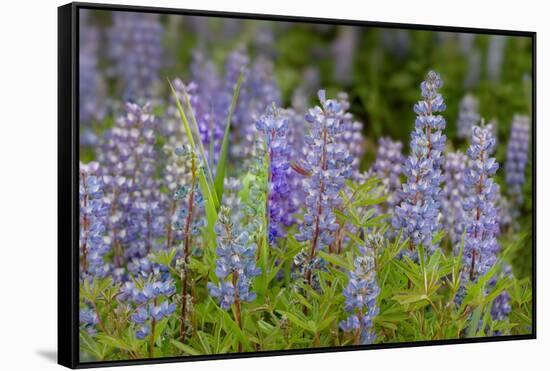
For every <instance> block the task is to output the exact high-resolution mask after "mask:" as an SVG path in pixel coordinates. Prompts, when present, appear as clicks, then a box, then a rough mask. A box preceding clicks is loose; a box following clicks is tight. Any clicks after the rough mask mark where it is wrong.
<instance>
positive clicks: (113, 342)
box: [97, 333, 136, 352]
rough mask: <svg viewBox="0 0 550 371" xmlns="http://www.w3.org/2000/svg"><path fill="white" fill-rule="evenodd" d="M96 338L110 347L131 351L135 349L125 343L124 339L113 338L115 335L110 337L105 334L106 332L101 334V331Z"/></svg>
mask: <svg viewBox="0 0 550 371" xmlns="http://www.w3.org/2000/svg"><path fill="white" fill-rule="evenodd" d="M97 339H98V341H99V342H100V343H101V344H105V345H107V346H109V347H111V348H115V349H124V350H127V351H129V352H133V351H135V350H136V349H135V348H134V347H132V346H131V345H130V344H128V343H126V342H125V341H124V340H122V339H118V338H115V337H112V336H110V335H106V334H103V333H100V334H98V335H97Z"/></svg>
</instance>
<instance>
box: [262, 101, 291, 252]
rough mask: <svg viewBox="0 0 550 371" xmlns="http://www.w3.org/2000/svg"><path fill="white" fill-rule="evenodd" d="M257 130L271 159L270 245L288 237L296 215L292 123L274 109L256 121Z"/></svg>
mask: <svg viewBox="0 0 550 371" xmlns="http://www.w3.org/2000/svg"><path fill="white" fill-rule="evenodd" d="M256 129H257V130H258V131H259V132H261V133H262V134H263V136H264V138H265V146H266V148H265V150H266V154H267V158H268V164H269V169H268V182H269V186H268V187H269V189H268V193H269V194H268V200H267V203H266V207H267V210H266V214H267V215H268V218H269V222H268V224H269V231H268V234H269V242H270V243H274V242H275V240H276V239H278V238H281V237H283V236H285V230H284V227H285V226H289V225H291V224H292V223H293V220H294V218H293V215H292V214H293V213H294V212H295V211H296V209H295V207H294V205H293V203H292V199H291V197H290V185H289V182H288V180H289V177H290V175H291V168H290V166H289V160H290V155H291V149H290V147H289V145H288V132H289V119H288V118H287V117H286V116H284V114H283V113H282V112H281V111H280V109H278V108H277V106H275V105H272V106H271V107H269V108H268V109H267V110H266V112H265V114H264V115H262V116H261V117H260V118H259V119H258V120H257V121H256Z"/></svg>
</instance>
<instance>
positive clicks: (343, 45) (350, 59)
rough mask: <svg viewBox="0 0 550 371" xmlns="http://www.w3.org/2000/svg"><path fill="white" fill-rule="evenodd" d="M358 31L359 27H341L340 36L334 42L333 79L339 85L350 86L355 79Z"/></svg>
mask: <svg viewBox="0 0 550 371" xmlns="http://www.w3.org/2000/svg"><path fill="white" fill-rule="evenodd" d="M358 31H359V30H358V29H357V27H349V26H340V27H339V30H338V36H337V37H336V39H335V40H334V41H333V42H332V45H331V53H332V59H333V60H334V63H333V66H334V70H333V78H334V81H336V82H337V83H339V84H349V83H350V82H351V80H352V78H353V66H354V62H355V52H356V50H357V44H358V43H359V36H360V34H359V32H358Z"/></svg>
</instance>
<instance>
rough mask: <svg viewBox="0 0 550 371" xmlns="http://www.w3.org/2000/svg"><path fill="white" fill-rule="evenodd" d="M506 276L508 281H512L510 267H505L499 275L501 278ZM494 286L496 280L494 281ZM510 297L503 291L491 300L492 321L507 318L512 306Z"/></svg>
mask: <svg viewBox="0 0 550 371" xmlns="http://www.w3.org/2000/svg"><path fill="white" fill-rule="evenodd" d="M505 276H507V277H508V278H509V279H513V278H514V275H513V273H512V267H511V266H510V265H506V266H505V267H504V269H503V272H502V274H501V278H502V277H505ZM495 284H496V280H495ZM510 301H511V297H510V294H509V293H508V292H507V291H503V292H502V293H501V294H500V295H499V296H497V297H496V298H495V300H493V306H492V307H491V318H492V319H493V321H503V320H505V319H506V318H508V315H509V314H510V312H512V306H511V304H510Z"/></svg>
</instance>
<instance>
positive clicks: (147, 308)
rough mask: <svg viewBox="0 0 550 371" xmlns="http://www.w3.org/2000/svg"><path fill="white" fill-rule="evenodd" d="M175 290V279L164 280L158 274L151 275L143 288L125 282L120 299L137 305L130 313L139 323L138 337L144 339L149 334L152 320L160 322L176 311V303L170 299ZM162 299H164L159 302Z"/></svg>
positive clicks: (134, 321) (132, 318) (132, 319)
mask: <svg viewBox="0 0 550 371" xmlns="http://www.w3.org/2000/svg"><path fill="white" fill-rule="evenodd" d="M175 292H176V285H175V283H174V281H173V280H172V279H171V278H166V279H164V280H162V279H160V277H159V276H158V274H157V275H155V274H153V275H151V276H150V277H149V278H148V281H147V282H145V283H144V284H143V287H141V288H138V287H136V285H135V283H134V282H133V281H128V282H125V283H124V285H123V287H122V288H121V294H120V295H119V296H118V300H120V301H128V302H133V303H135V304H136V305H137V308H136V309H135V311H134V313H132V314H131V315H130V320H131V321H132V322H133V323H134V324H136V325H137V326H136V337H137V338H138V339H144V338H145V337H147V336H148V335H149V333H150V324H151V322H152V321H157V322H158V321H160V320H162V319H163V318H164V317H168V316H169V315H171V314H172V313H174V312H175V311H176V304H174V303H172V302H170V301H169V300H170V299H169V297H171V296H172V295H174V294H175ZM163 298H164V300H163ZM160 300H163V301H162V302H161V303H160V304H157V303H158V302H159V301H160Z"/></svg>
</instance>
